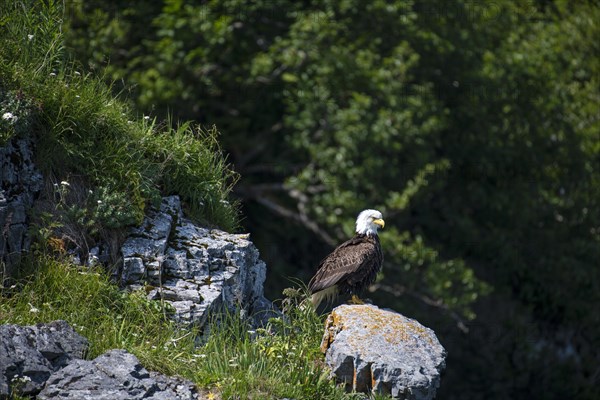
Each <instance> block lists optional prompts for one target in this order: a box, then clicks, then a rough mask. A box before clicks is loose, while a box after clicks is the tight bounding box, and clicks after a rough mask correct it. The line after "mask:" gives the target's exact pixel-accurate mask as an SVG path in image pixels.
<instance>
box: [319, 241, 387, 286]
mask: <svg viewBox="0 0 600 400" xmlns="http://www.w3.org/2000/svg"><path fill="white" fill-rule="evenodd" d="M376 253H377V249H376V247H375V246H374V245H373V243H372V242H368V241H364V240H360V239H357V238H352V239H350V240H348V241H347V242H344V243H342V244H341V245H339V246H338V247H337V248H336V249H335V250H334V251H333V252H332V253H331V254H329V255H328V256H327V257H325V258H324V259H323V261H321V263H320V264H319V270H318V271H317V273H316V274H315V276H314V277H313V278H312V279H311V280H310V282H309V284H308V289H309V290H310V291H311V293H315V292H318V291H320V290H324V289H327V288H329V287H331V286H333V285H335V284H336V283H338V282H339V281H340V280H342V279H344V278H346V277H349V276H351V275H352V274H354V273H355V272H356V271H357V270H359V269H360V267H361V266H362V265H363V264H364V263H365V262H366V261H368V260H370V259H372V258H373V257H374V256H375V255H376Z"/></svg>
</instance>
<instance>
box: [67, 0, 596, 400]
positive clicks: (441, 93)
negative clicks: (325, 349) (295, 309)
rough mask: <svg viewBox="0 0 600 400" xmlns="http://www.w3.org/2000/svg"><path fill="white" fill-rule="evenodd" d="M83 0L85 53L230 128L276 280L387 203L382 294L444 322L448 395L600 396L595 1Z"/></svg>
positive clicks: (250, 214) (159, 105)
mask: <svg viewBox="0 0 600 400" xmlns="http://www.w3.org/2000/svg"><path fill="white" fill-rule="evenodd" d="M66 7H67V13H66V15H67V18H66V20H65V27H64V29H65V32H66V34H67V39H68V40H67V48H68V49H69V51H71V52H72V54H73V55H74V57H75V58H76V59H77V60H79V62H81V63H82V65H83V66H84V67H85V68H87V69H88V70H90V71H95V72H98V73H101V74H104V75H105V76H106V77H107V80H109V81H110V82H111V83H113V82H114V83H113V87H114V88H115V90H116V91H117V92H119V93H121V95H122V96H123V97H124V98H127V99H129V100H130V101H131V102H132V103H133V104H134V107H135V108H137V109H138V110H139V111H140V112H143V113H146V114H152V115H154V116H156V117H157V118H158V119H161V118H167V115H172V116H173V118H174V119H176V120H194V121H197V122H199V123H201V124H205V125H207V126H212V125H216V126H217V128H218V129H219V131H221V132H222V135H221V136H220V138H219V140H220V141H221V145H222V146H223V148H224V149H225V150H226V152H227V154H228V156H229V161H231V162H232V163H233V164H234V166H235V169H236V171H237V172H238V173H239V174H240V176H241V179H240V181H239V182H238V183H237V185H236V186H235V188H234V194H235V195H236V196H237V197H238V198H239V200H240V201H241V203H242V207H243V216H244V219H243V221H242V224H243V226H244V228H245V229H246V230H248V231H250V232H251V233H252V238H253V240H254V242H255V243H256V244H257V246H258V247H259V249H260V250H261V253H262V257H263V258H264V259H265V260H266V261H267V264H268V266H269V274H270V275H269V277H268V279H267V291H268V295H269V296H270V297H271V298H278V297H281V290H282V289H283V288H284V287H286V286H290V284H291V283H290V282H289V277H297V278H301V279H303V280H304V281H305V282H306V281H308V279H309V277H310V276H311V275H312V274H313V273H314V270H315V266H316V265H317V264H318V261H319V260H320V259H321V258H322V257H323V256H324V255H326V254H327V253H328V252H329V251H330V250H331V249H332V248H333V246H335V244H336V243H338V242H340V241H342V240H344V239H345V238H347V237H348V236H350V235H351V234H352V231H353V228H354V227H353V221H354V219H355V217H356V215H357V213H358V212H359V211H361V210H362V209H364V208H377V209H380V210H381V211H382V212H383V214H384V217H385V219H386V229H385V230H384V231H383V233H382V234H381V238H382V241H383V247H384V252H385V257H386V259H385V265H384V272H383V275H382V277H381V279H380V280H379V281H378V282H377V283H376V284H375V285H374V287H373V289H375V290H374V291H373V292H372V293H369V297H371V298H372V299H373V300H374V302H375V303H377V304H378V305H380V306H385V307H392V308H394V309H396V310H398V311H400V312H402V313H404V314H406V315H408V316H411V317H415V318H417V319H419V320H420V321H421V322H422V323H424V324H426V325H428V326H430V327H432V328H433V329H435V331H436V333H438V335H439V336H440V339H441V341H442V343H443V344H444V346H445V347H446V349H447V350H448V352H449V357H448V360H447V370H446V373H445V376H444V378H443V379H442V386H441V388H440V391H439V396H438V398H440V399H575V398H577V399H592V398H599V397H600V390H599V389H598V383H599V379H600V352H599V350H598V349H599V348H600V314H599V313H598V309H599V306H600V268H599V267H600V118H599V104H600V92H599V87H600V86H599V84H600V82H599V80H600V65H599V64H600V57H599V56H600V41H598V40H597V38H598V37H600V29H599V27H598V21H600V8H599V7H598V4H597V3H596V2H594V1H579V2H569V1H565V0H525V1H516V2H514V1H508V0H499V1H494V2H472V1H461V0H458V1H454V2H446V1H432V0H426V1H418V2H417V1H378V0H376V1H370V2H366V1H360V0H344V1H331V0H320V1H308V0H307V1H288V0H257V1H253V2H244V1H238V0H220V1H198V2H185V1H183V0H164V1H163V2H156V1H150V0H141V1H112V0H111V1H107V0H103V1H98V0H90V1H70V2H66Z"/></svg>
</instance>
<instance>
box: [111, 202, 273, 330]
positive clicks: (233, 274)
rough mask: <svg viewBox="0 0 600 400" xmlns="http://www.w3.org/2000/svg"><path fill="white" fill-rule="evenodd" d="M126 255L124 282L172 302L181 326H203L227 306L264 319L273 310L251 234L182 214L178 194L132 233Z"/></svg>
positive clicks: (123, 252)
mask: <svg viewBox="0 0 600 400" xmlns="http://www.w3.org/2000/svg"><path fill="white" fill-rule="evenodd" d="M121 253H122V254H123V270H122V271H121V274H120V277H119V278H120V280H121V282H122V283H123V284H124V285H125V286H127V287H129V288H131V289H137V288H141V287H145V288H146V290H147V292H148V297H149V298H150V299H155V300H159V299H161V300H163V301H165V302H168V303H169V304H170V305H171V306H172V307H173V309H174V310H175V313H174V319H175V320H176V321H178V322H180V323H184V324H195V325H198V326H203V325H204V324H205V322H206V321H207V318H208V316H209V314H210V313H211V312H212V311H214V310H219V309H223V308H226V309H228V310H230V311H234V310H236V311H239V312H241V313H242V315H248V316H251V315H252V314H253V313H254V309H255V308H256V311H257V312H258V311H260V313H261V316H262V317H263V319H264V316H265V315H266V310H267V309H269V307H268V305H266V303H267V302H268V300H266V299H265V298H264V296H263V283H264V281H265V276H266V266H265V263H264V262H262V261H261V260H260V258H259V254H258V250H257V249H256V247H255V246H254V244H253V243H252V242H251V241H249V240H248V236H247V235H235V234H230V233H226V232H223V231H220V230H217V229H208V228H203V227H200V226H197V225H195V224H194V223H192V222H191V221H190V220H188V219H186V218H185V217H184V216H183V212H182V209H181V203H180V200H179V197H177V196H170V197H165V198H163V200H162V203H161V206H160V209H159V210H155V211H151V212H149V213H148V215H147V216H146V218H145V219H144V221H143V223H142V225H141V226H140V227H138V228H135V229H132V230H131V232H130V234H129V236H128V238H127V240H126V241H125V243H124V244H123V246H122V249H121ZM255 305H256V307H255ZM271 309H274V308H273V307H271ZM250 320H251V321H256V322H257V324H261V323H262V322H261V321H262V320H261V319H258V318H251V319H250Z"/></svg>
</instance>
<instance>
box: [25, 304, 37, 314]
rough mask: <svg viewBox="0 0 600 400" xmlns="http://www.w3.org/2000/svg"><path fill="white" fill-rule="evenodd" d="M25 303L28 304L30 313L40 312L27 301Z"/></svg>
mask: <svg viewBox="0 0 600 400" xmlns="http://www.w3.org/2000/svg"><path fill="white" fill-rule="evenodd" d="M27 304H28V305H29V312H30V313H39V312H40V309H39V308H36V307H34V306H33V305H32V304H31V303H27Z"/></svg>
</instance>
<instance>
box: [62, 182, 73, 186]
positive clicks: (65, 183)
mask: <svg viewBox="0 0 600 400" xmlns="http://www.w3.org/2000/svg"><path fill="white" fill-rule="evenodd" d="M60 184H61V185H62V186H71V185H70V184H69V182H67V181H61V182H60Z"/></svg>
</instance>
